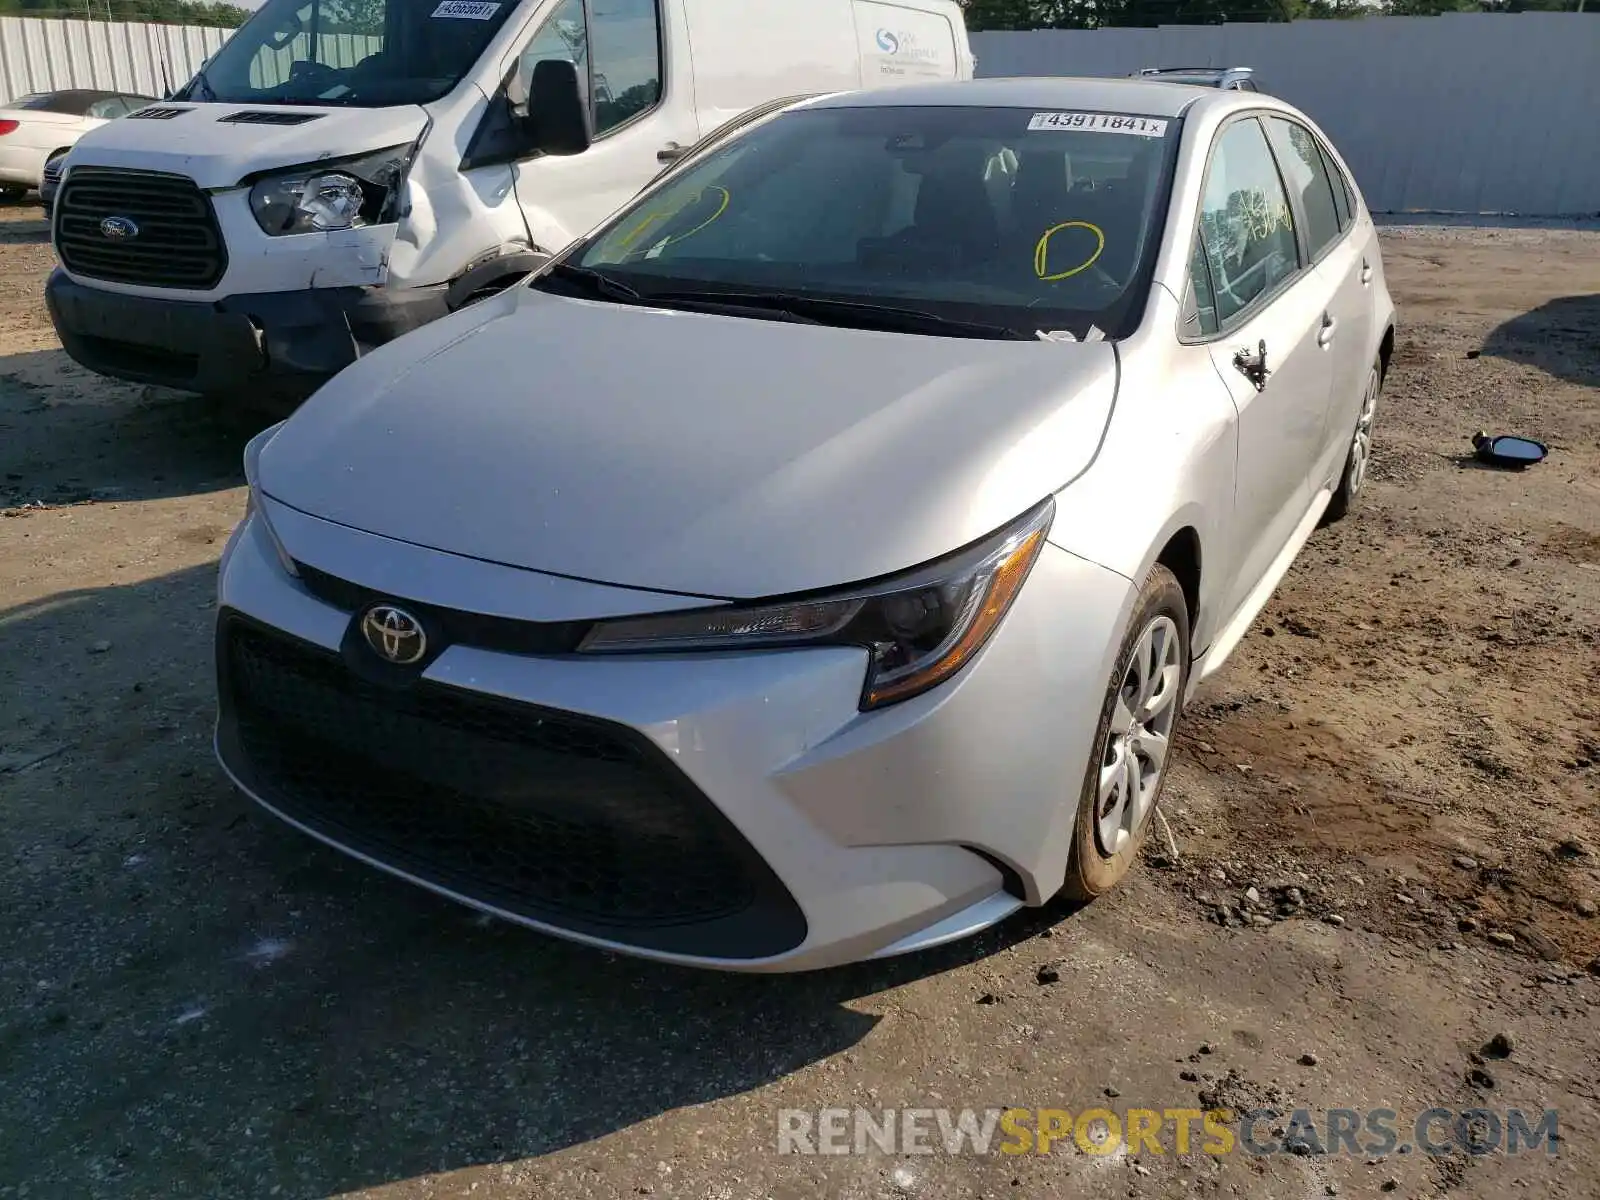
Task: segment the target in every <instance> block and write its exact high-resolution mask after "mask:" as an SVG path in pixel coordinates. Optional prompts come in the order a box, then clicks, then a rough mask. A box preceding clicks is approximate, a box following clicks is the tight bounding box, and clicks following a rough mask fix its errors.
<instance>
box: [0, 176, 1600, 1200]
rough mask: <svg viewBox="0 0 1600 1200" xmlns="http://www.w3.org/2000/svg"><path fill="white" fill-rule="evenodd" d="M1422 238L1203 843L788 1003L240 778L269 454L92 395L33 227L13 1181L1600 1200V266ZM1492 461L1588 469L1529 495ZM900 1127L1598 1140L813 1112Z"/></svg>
mask: <svg viewBox="0 0 1600 1200" xmlns="http://www.w3.org/2000/svg"><path fill="white" fill-rule="evenodd" d="M1384 237H1385V245H1386V261H1387V263H1388V266H1389V271H1390V276H1391V284H1392V286H1393V288H1394V290H1395V293H1396V296H1397V299H1398V302H1399V304H1400V316H1401V321H1402V322H1403V325H1402V331H1401V334H1400V338H1399V345H1398V349H1397V352H1396V356H1395V362H1394V368H1393V371H1392V374H1391V378H1390V380H1389V385H1388V389H1387V392H1386V395H1385V399H1384V403H1383V408H1382V410H1381V415H1380V420H1379V427H1378V449H1377V458H1376V460H1375V462H1374V467H1373V471H1374V474H1373V480H1372V483H1371V485H1370V487H1369V491H1368V494H1367V495H1366V496H1365V497H1364V498H1363V502H1362V504H1361V506H1360V507H1359V509H1358V511H1357V512H1356V513H1355V514H1354V515H1353V516H1352V517H1351V518H1350V519H1349V520H1347V521H1346V522H1344V523H1342V524H1341V525H1339V526H1336V527H1333V528H1330V529H1327V530H1324V531H1322V532H1320V533H1318V534H1317V535H1316V536H1315V537H1314V538H1313V539H1312V542H1311V544H1310V545H1309V547H1308V548H1307V550H1306V552H1305V554H1304V555H1303V556H1302V558H1301V561H1300V562H1299V564H1298V565H1297V566H1296V567H1295V568H1294V570H1293V572H1292V573H1291V576H1290V578H1289V579H1288V581H1287V582H1286V584H1285V586H1284V587H1283V588H1282V589H1281V591H1280V593H1279V595H1278V597H1277V598H1276V599H1275V600H1274V601H1273V603H1272V605H1271V606H1270V607H1269V609H1268V610H1267V611H1266V612H1265V613H1264V614H1263V615H1262V617H1261V618H1260V620H1259V621H1258V622H1257V624H1256V627H1255V628H1254V630H1253V631H1252V632H1251V633H1250V635H1249V636H1248V637H1247V639H1246V640H1245V642H1244V643H1243V645H1242V646H1241V648H1240V650H1239V651H1238V653H1237V655H1236V658H1235V659H1234V661H1233V662H1232V663H1231V664H1230V666H1229V668H1228V669H1227V670H1226V671H1225V672H1223V674H1222V676H1221V677H1220V678H1219V679H1218V680H1217V681H1216V682H1215V683H1214V684H1212V685H1208V687H1207V688H1206V689H1205V691H1203V692H1202V694H1201V696H1200V697H1199V700H1198V702H1197V704H1196V705H1195V706H1194V708H1193V709H1192V710H1191V713H1190V716H1189V719H1188V725H1187V736H1186V742H1185V744H1184V746H1183V750H1182V753H1181V755H1180V758H1179V760H1178V763H1177V766H1176V768H1175V774H1174V777H1173V779H1172V781H1171V785H1170V791H1169V792H1168V798H1167V805H1166V807H1167V812H1168V815H1169V816H1170V818H1171V822H1172V827H1173V831H1174V834H1175V838H1176V845H1177V849H1178V855H1177V856H1176V858H1174V857H1173V856H1172V854H1171V851H1170V850H1166V849H1156V850H1153V851H1152V853H1151V855H1150V856H1149V860H1148V861H1147V863H1146V865H1145V868H1144V869H1143V870H1141V871H1138V872H1136V873H1135V875H1134V876H1133V877H1132V878H1131V879H1130V880H1129V881H1128V882H1127V884H1126V886H1124V887H1123V888H1121V889H1119V890H1118V891H1117V892H1116V893H1115V894H1113V895H1112V896H1110V897H1108V898H1106V899H1105V900H1103V901H1102V902H1100V903H1098V904H1095V905H1093V906H1091V907H1090V908H1088V909H1084V910H1081V911H1068V910H1065V909H1060V908H1057V909H1050V910H1046V911H1044V912H1041V913H1029V914H1023V915H1021V916H1019V918H1018V919H1016V920H1014V921H1012V922H1009V923H1007V924H1006V925H1004V926H1002V927H1001V928H1000V929H998V930H994V931H991V932H990V933H989V934H987V935H984V936H982V937H980V938H977V939H975V940H973V941H971V942H968V943H965V944H961V945H958V946H953V947H947V948H945V949H943V950H940V951H936V952H933V953H929V954H925V955H922V956H919V957H915V958H911V959H905V960H899V961H895V962H890V963H884V964H876V965H869V966H862V967H854V968H847V969H843V970H838V971H831V972H825V973H819V974H814V975H808V976H801V977H779V978H771V979H747V978H730V977H724V976H715V975H705V974H698V973H690V972H683V971H674V970H666V969H662V968H659V967H654V966H649V965H644V964H639V963H635V962H630V961H625V960H619V959H614V958H611V957H608V956H605V955H600V954H596V953H592V952H589V951H586V950H581V949H577V948H573V947H569V946H565V945H563V944H560V943H556V942H553V941H549V940H546V939H543V938H540V937H538V936H535V935H532V934H530V933H527V932H525V931H522V930H519V929H515V928H510V927H507V926H505V925H501V924H498V923H492V922H487V921H485V920H483V919H481V918H477V917H475V916H473V915H472V914H471V913H469V912H466V911H465V910H462V909H459V908H456V907H453V906H451V905H449V904H447V903H444V902H442V901H437V900H435V899H433V898H431V897H429V896H427V895H425V894H422V893H420V892H418V891H416V890H414V889H411V888H408V887H406V886H405V885H402V884H399V883H396V882H393V881H390V880H388V879H387V878H385V877H381V876H379V875H377V874H376V873H374V872H372V871H370V870H367V869H365V868H363V867H362V866H360V865H359V864H355V863H352V862H347V861H345V860H343V859H342V858H340V857H339V856H337V855H335V854H333V853H331V852H328V851H325V850H323V849H321V848H319V847H317V846H315V845H313V844H311V843H310V842H309V841H308V840H306V839H304V838H302V837H300V836H299V835H297V834H295V833H293V832H292V831H290V830H287V829H284V828H281V827H279V826H278V825H277V824H275V823H274V822H273V821H271V820H270V819H269V818H267V817H265V816H263V815H260V814H258V813H257V812H256V811H255V810H253V808H252V807H250V806H249V805H248V804H247V803H245V802H244V801H242V800H240V799H239V798H237V797H236V796H235V795H233V794H232V793H231V791H230V790H229V788H228V787H227V786H226V785H225V784H224V782H223V780H222V778H221V776H220V773H219V772H218V770H217V769H216V768H215V767H214V766H213V764H212V760H211V756H210V751H209V725H210V714H211V706H212V684H211V677H210V660H209V630H210V622H211V602H212V581H213V571H214V565H215V559H216V556H217V554H218V552H219V550H220V548H221V545H222V542H223V540H224V539H225V537H226V535H227V532H228V530H229V528H230V527H231V526H232V524H233V523H234V522H235V521H236V520H237V518H238V516H239V514H240V512H241V509H242V505H243V501H244V495H243V490H242V487H241V484H242V480H241V479H240V476H239V471H238V462H239V451H240V449H241V447H242V446H243V444H244V441H245V439H246V438H247V437H248V435H249V434H250V433H251V432H252V427H251V425H250V424H249V422H248V421H247V420H245V419H243V418H239V417H236V416H232V415H230V414H227V413H224V412H218V411H214V410H212V409H208V408H207V407H205V406H204V405H203V404H201V403H200V402H198V401H195V400H192V399H188V398H184V397H180V396H175V395H171V394H167V393H163V392H160V391H158V390H153V389H142V388H137V387H129V386H123V385H118V384H111V383H108V382H106V381H104V380H101V379H98V378H96V377H94V376H92V375H89V374H87V373H86V372H83V371H81V370H79V369H77V368H76V367H75V366H73V365H72V364H71V363H70V362H69V361H68V360H67V359H66V358H65V357H64V356H63V355H62V354H61V353H60V350H59V348H58V346H57V344H56V342H55V339H54V338H53V336H52V334H51V331H50V326H49V322H48V319H47V318H46V316H45V313H44V310H43V305H42V302H41V298H40V292H41V285H42V282H43V278H44V275H45V273H46V272H47V270H48V269H49V266H50V262H51V256H50V249H49V246H48V239H47V237H46V234H45V227H44V224H43V222H42V221H40V220H39V219H38V212H37V210H36V209H30V208H22V207H15V208H9V209H3V210H0V330H3V332H0V814H3V817H4V825H3V832H0V897H3V898H4V903H3V904H0V944H3V945H4V947H5V953H4V954H3V956H0V1081H3V1083H4V1086H3V1088H0V1196H4V1197H13V1196H14V1197H23V1196H27V1197H34V1198H36V1197H42V1196H63V1197H83V1196H107V1197H124V1196H127V1197H134V1196H137V1197H147V1196H148V1197H186V1196H227V1197H230V1198H245V1197H256V1196H283V1197H301V1196H305V1197H311V1196H326V1195H330V1194H354V1195H361V1196H368V1197H380V1196H381V1197H394V1198H399V1197H405V1198H407V1200H411V1198H421V1197H435V1196H436V1197H445V1196H466V1195H469V1194H470V1195H473V1196H480V1197H490V1198H501V1197H545V1196H550V1197H589V1196H594V1197H623V1196H629V1197H636V1196H653V1197H662V1198H666V1200H671V1198H684V1200H689V1198H694V1200H701V1198H705V1200H745V1198H752V1200H754V1198H759V1197H772V1198H775V1200H800V1198H802V1197H821V1196H827V1197H839V1198H852V1200H853V1198H863V1200H865V1198H871V1197H880V1196H920V1197H939V1198H943V1197H951V1198H954V1197H964V1198H966V1197H978V1196H984V1197H999V1196H1013V1197H1014V1196H1023V1197H1063V1198H1069V1197H1112V1196H1116V1197H1121V1196H1124V1195H1126V1196H1141V1197H1142V1196H1153V1197H1177V1196H1212V1195H1216V1196H1226V1197H1234V1196H1240V1197H1248V1198H1254V1200H1268V1198H1289V1197H1292V1198H1295V1200H1299V1198H1300V1197H1319V1196H1327V1195H1335V1194H1337V1195H1343V1196H1394V1197H1397V1198H1405V1197H1437V1196H1444V1195H1449V1196H1450V1197H1464V1198H1471V1197H1483V1198H1489V1197H1495V1198H1499V1197H1506V1196H1516V1195H1519V1194H1524V1189H1525V1193H1526V1194H1528V1195H1532V1196H1539V1197H1549V1198H1557V1197H1570V1198H1573V1200H1578V1198H1589V1197H1593V1196H1595V1195H1597V1194H1600V1151H1597V1146H1596V1141H1595V1137H1596V1133H1597V1132H1600V1019H1597V1018H1600V978H1596V977H1595V976H1596V975H1597V974H1600V963H1597V962H1596V955H1597V954H1600V920H1597V919H1595V918H1594V913H1595V911H1596V910H1595V904H1596V902H1597V901H1600V798H1597V791H1600V789H1597V780H1600V640H1597V639H1600V232H1595V231H1592V230H1583V229H1560V228H1547V227H1539V228H1528V227H1512V226H1510V225H1506V226H1504V227H1496V228H1488V229H1485V228H1465V227H1461V226H1460V225H1459V224H1457V225H1454V226H1449V225H1446V226H1443V227H1441V226H1439V225H1438V224H1434V225H1431V226H1430V225H1426V224H1416V223H1413V224H1408V225H1389V226H1387V227H1386V229H1385V232H1384ZM1480 428H1483V429H1490V430H1493V431H1496V432H1520V433H1528V434H1531V435H1533V436H1537V437H1540V438H1543V439H1544V440H1546V441H1548V442H1549V443H1550V444H1551V445H1552V447H1553V451H1552V454H1551V457H1550V459H1549V460H1548V461H1547V462H1545V463H1544V464H1542V465H1540V466H1538V467H1536V468H1534V469H1532V470H1530V471H1527V472H1525V473H1521V474H1506V473H1499V472H1494V471H1490V470H1486V469H1480V468H1478V467H1477V466H1475V465H1474V464H1473V463H1472V461H1471V459H1470V457H1468V452H1469V450H1470V446H1469V444H1468V440H1467V439H1468V438H1469V437H1470V435H1471V434H1472V433H1473V432H1474V431H1476V430H1478V429H1480ZM1496 1033H1504V1034H1506V1035H1508V1039H1509V1042H1508V1043H1495V1044H1493V1045H1490V1044H1489V1043H1490V1040H1491V1039H1492V1037H1493V1035H1495V1034H1496ZM852 1105H862V1106H868V1107H878V1106H886V1107H895V1108H901V1107H905V1106H924V1107H934V1106H950V1107H953V1108H961V1107H969V1108H974V1109H980V1108H986V1107H990V1106H997V1107H1006V1106H1018V1107H1024V1108H1041V1107H1059V1108H1065V1109H1069V1110H1072V1111H1073V1112H1075V1113H1076V1112H1079V1111H1081V1110H1084V1109H1087V1108H1091V1107H1095V1106H1097V1105H1104V1106H1108V1107H1110V1108H1112V1109H1114V1110H1115V1111H1117V1112H1124V1111H1125V1110H1127V1109H1129V1108H1153V1109H1167V1108H1185V1107H1226V1108H1232V1109H1235V1110H1238V1109H1244V1108H1250V1107H1255V1106H1262V1105H1272V1106H1274V1107H1276V1108H1278V1109H1280V1110H1282V1111H1283V1112H1284V1113H1285V1114H1287V1113H1288V1112H1289V1111H1290V1110H1292V1109H1295V1108H1305V1109H1308V1110H1310V1111H1311V1112H1312V1113H1314V1114H1317V1113H1323V1112H1325V1111H1326V1110H1327V1109H1329V1108H1333V1107H1352V1108H1359V1109H1372V1108H1390V1109H1394V1110H1396V1111H1397V1112H1398V1113H1399V1114H1400V1118H1399V1122H1398V1123H1399V1124H1400V1125H1401V1127H1402V1128H1407V1127H1408V1123H1409V1120H1410V1118H1411V1117H1413V1116H1415V1115H1416V1114H1419V1113H1421V1112H1423V1111H1425V1110H1426V1109H1428V1108H1430V1107H1433V1106H1440V1107H1444V1108H1447V1109H1462V1108H1468V1107H1487V1108H1491V1109H1494V1110H1496V1111H1501V1112H1503V1111H1504V1109H1506V1108H1508V1107H1519V1108H1522V1109H1524V1110H1528V1111H1530V1112H1532V1113H1534V1114H1538V1113H1541V1112H1542V1111H1543V1110H1545V1109H1547V1108H1554V1109H1556V1110H1558V1112H1559V1122H1560V1134H1561V1140H1560V1141H1559V1143H1558V1144H1557V1148H1558V1153H1556V1154H1554V1155H1551V1154H1546V1153H1544V1152H1543V1151H1541V1152H1539V1153H1536V1154H1523V1155H1520V1156H1514V1157H1513V1156H1507V1155H1505V1154H1494V1155H1488V1156H1481V1157H1473V1156H1469V1155H1465V1154H1456V1155H1452V1156H1449V1157H1430V1156H1427V1155H1424V1154H1421V1153H1409V1154H1405V1153H1400V1152H1399V1151H1398V1148H1396V1149H1395V1151H1394V1152H1392V1153H1387V1154H1381V1153H1375V1152H1370V1151H1368V1152H1364V1153H1359V1154H1349V1153H1329V1154H1316V1153H1312V1154H1288V1153H1285V1154H1277V1155H1272V1156H1265V1157H1258V1156H1251V1155H1248V1154H1244V1153H1238V1152H1236V1153H1233V1154H1229V1155H1224V1156H1208V1155H1204V1154H1189V1155H1177V1154H1173V1153H1171V1152H1170V1151H1171V1150H1172V1148H1173V1144H1172V1139H1171V1138H1170V1136H1169V1137H1168V1138H1167V1140H1166V1144H1167V1148H1168V1151H1169V1152H1168V1153H1165V1154H1159V1155H1158V1154H1155V1153H1153V1152H1151V1150H1150V1149H1149V1147H1148V1146H1147V1147H1145V1148H1144V1150H1143V1151H1142V1152H1141V1153H1137V1154H1124V1153H1116V1154H1110V1155H1098V1154H1089V1153H1084V1152H1082V1151H1081V1150H1080V1149H1077V1148H1075V1147H1073V1145H1072V1143H1071V1142H1070V1141H1068V1142H1064V1143H1061V1144H1059V1145H1058V1146H1057V1147H1056V1149H1055V1151H1054V1152H1053V1153H1051V1154H1049V1155H1038V1154H1028V1155H1020V1156H1009V1155H1002V1154H991V1155H987V1156H975V1155H948V1154H942V1153H941V1154H936V1155H916V1154H910V1155H901V1156H886V1155H883V1154H876V1153H875V1154H866V1155H848V1156H828V1157H822V1156H817V1157H807V1156H794V1155H780V1154H778V1153H777V1152H776V1142H777V1138H776V1133H777V1124H778V1113H779V1110H780V1109H784V1108H802V1109H817V1108H821V1107H835V1106H852ZM1269 1125H1271V1122H1270V1121H1269V1122H1265V1123H1263V1124H1262V1125H1261V1126H1260V1127H1259V1128H1258V1131H1257V1132H1258V1138H1262V1139H1265V1138H1266V1130H1267V1127H1268V1126H1269ZM1269 1140H1270V1139H1269ZM1197 1141H1198V1135H1197Z"/></svg>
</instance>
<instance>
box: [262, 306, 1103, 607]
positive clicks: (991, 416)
mask: <svg viewBox="0 0 1600 1200" xmlns="http://www.w3.org/2000/svg"><path fill="white" fill-rule="evenodd" d="M1116 372H1117V366H1116V357H1115V353H1114V351H1113V349H1112V348H1111V347H1110V346H1109V345H1106V344H1104V343H1092V344H1061V343H1055V342H1045V341H1040V342H1012V341H987V340H973V339H963V338H948V337H925V336H916V335H908V334H901V333H882V332H872V331H864V330H853V329H838V328H829V327H823V326H816V325H801V324H788V323H779V322H774V321H765V320H754V319H744V318H737V317H727V316H721V315H707V314H703V313H688V312H671V311H664V310H661V309H655V308H645V307H630V306H624V305H615V304H605V303H599V302H591V301H587V300H576V299H567V298H564V297H558V296H552V295H549V294H544V293H540V292H536V291H532V290H530V289H526V288H524V289H519V290H517V291H516V292H515V293H513V294H510V295H506V296H502V297H499V298H496V299H495V300H492V301H488V302H485V303H484V304H482V305H481V306H479V308H478V309H476V310H467V311H466V312H462V313H459V314H457V315H456V316H455V317H453V318H450V319H447V320H446V321H441V322H437V323H435V324H434V325H433V326H431V327H429V328H427V329H424V330H422V331H419V332H418V333H417V334H414V335H412V336H411V337H408V338H405V339H402V340H401V341H399V342H396V343H392V344H391V345H389V346H387V347H384V348H383V349H382V350H381V351H379V352H378V353H376V354H374V355H372V356H370V357H368V358H365V359H363V360H361V361H360V362H358V363H357V364H355V365H354V366H353V367H351V368H349V369H347V370H346V371H345V372H344V373H342V374H341V375H339V376H338V377H337V378H336V379H334V380H333V382H331V383H330V384H328V385H327V386H326V387H324V388H323V389H322V390H321V391H320V392H318V393H317V395H316V396H314V397H313V398H312V399H311V400H310V401H309V402H308V403H307V404H306V405H304V406H303V407H302V408H301V409H300V411H299V412H297V413H296V414H295V415H294V416H293V417H292V418H291V419H290V420H289V421H288V422H287V423H286V424H285V425H284V426H283V428H282V430H281V431H280V432H279V433H278V434H277V436H276V437H274V438H273V439H272V440H271V441H270V442H269V443H268V444H267V446H266V448H265V449H264V451H263V452H262V455H261V459H260V463H259V467H258V472H259V473H258V476H257V479H258V484H259V486H260V488H261V490H262V491H263V492H265V493H266V494H267V495H268V496H271V497H272V498H273V499H275V500H277V501H279V502H281V503H283V504H287V505H289V506H290V507H293V508H296V509H299V510H301V511H302V512H305V513H309V514H311V515H312V516H316V517H320V518H323V519H326V520H329V521H333V522H337V523H339V524H343V525H347V526H351V527H354V528H356V529H360V530H365V531H368V532H371V533H377V534H382V535H384V536H386V537H390V538H397V539H400V540H403V541H406V542H412V543H416V544H419V545H423V546H428V547H431V548H434V549H438V550H445V551H450V552H453V553H456V554H462V555H468V556H472V557H475V558H479V559H485V560H489V561H492V562H497V563H504V564H507V565H511V566H516V567H522V568H528V569H532V570H537V571H544V572H550V573H555V574H561V575H568V576H574V577H577V578H581V579H588V580H594V581H597V582H604V583H612V584H618V585H622V586H626V587H637V588H649V589H655V590H658V591H668V592H681V593H688V594H693V595H700V596H708V597H718V598H751V597H758V596H774V595H781V594H785V593H790V592H798V591H806V590H810V589H815V588H825V587H831V586H835V585H839V584H844V583H853V582H857V581H861V580H866V579H871V578H875V577H878V576H882V575H887V574H890V573H893V572H896V571H900V570H903V569H906V568H909V567H913V566H916V565H918V564H920V563H923V562H927V561H929V560H931V559H934V558H937V557H940V556H942V555H944V554H947V553H949V552H951V551H953V550H956V549H958V548H960V547H962V546H963V545H965V544H967V543H969V542H972V541H975V540H976V539H978V538H980V537H982V536H983V535H985V534H987V533H990V532H992V531H993V530H995V529H997V528H999V527H1000V526H1002V525H1004V524H1005V523H1006V522H1008V521H1010V520H1011V519H1012V518H1014V517H1017V516H1018V515H1020V514H1021V513H1022V512H1023V511H1024V510H1026V509H1028V508H1029V507H1031V506H1032V505H1034V504H1036V503H1038V501H1040V500H1041V499H1043V498H1044V497H1045V496H1047V495H1048V494H1050V493H1051V492H1052V491H1055V490H1057V489H1059V488H1060V487H1061V486H1062V485H1063V484H1065V483H1067V482H1068V481H1069V480H1070V479H1072V478H1073V477H1074V476H1075V475H1076V474H1077V473H1079V472H1080V471H1081V470H1082V469H1083V468H1084V467H1085V466H1086V465H1087V464H1088V463H1089V462H1090V461H1091V460H1092V458H1093V456H1094V454H1095V451H1096V449H1097V447H1098V445H1099V442H1100V439H1101V435H1102V433H1103V431H1104V428H1105V424H1106V420H1107V418H1108V417H1109V415H1110V411H1111V406H1112V402H1113V399H1114V397H1115V392H1116ZM291 549H292V547H291Z"/></svg>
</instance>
